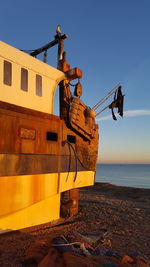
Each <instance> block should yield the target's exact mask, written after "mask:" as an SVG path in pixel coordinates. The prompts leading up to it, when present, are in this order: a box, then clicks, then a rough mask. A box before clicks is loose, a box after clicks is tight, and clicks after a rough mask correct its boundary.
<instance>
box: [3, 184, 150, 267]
mask: <svg viewBox="0 0 150 267" xmlns="http://www.w3.org/2000/svg"><path fill="white" fill-rule="evenodd" d="M101 228H106V229H108V230H109V232H110V234H111V235H110V239H111V243H112V250H113V251H115V252H117V253H119V254H120V255H121V256H123V255H127V254H130V253H134V252H140V253H142V254H143V255H145V256H146V257H147V258H148V259H149V260H150V189H137V188H129V187H121V186H114V185H111V184H105V183H96V184H95V186H93V187H89V188H83V189H80V202H79V212H78V214H77V215H76V216H74V217H72V218H71V219H69V220H68V221H66V222H65V223H63V224H60V225H57V226H51V224H45V225H43V226H38V227H36V228H31V229H29V230H28V231H17V232H12V233H9V234H8V233H7V234H3V235H0V266H4V267H5V266H9V267H11V266H15V267H17V266H22V264H21V261H22V260H23V259H24V257H25V255H26V252H27V250H28V249H29V247H30V246H32V244H34V243H35V241H37V240H39V239H46V238H50V237H51V236H52V235H58V234H60V235H61V234H65V233H67V232H71V231H77V232H80V233H97V232H98V231H99V230H100V229H101Z"/></svg>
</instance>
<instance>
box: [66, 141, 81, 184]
mask: <svg viewBox="0 0 150 267" xmlns="http://www.w3.org/2000/svg"><path fill="white" fill-rule="evenodd" d="M66 143H68V145H69V146H70V147H71V148H72V150H73V152H74V156H75V161H76V173H75V177H74V182H75V181H76V178H77V174H78V156H77V153H76V151H75V149H74V147H73V145H72V144H71V143H70V142H69V141H68V140H66ZM70 157H71V150H70ZM70 168H71V161H70V162H69V171H68V175H67V177H66V181H67V180H68V176H69V172H70Z"/></svg>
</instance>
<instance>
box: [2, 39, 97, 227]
mask: <svg viewBox="0 0 150 267" xmlns="http://www.w3.org/2000/svg"><path fill="white" fill-rule="evenodd" d="M0 50H1V54H0V64H1V67H2V70H3V72H2V77H3V78H2V79H1V80H0V87H1V88H0V100H1V101H0V125H1V127H0V229H1V230H16V229H21V228H25V227H30V226H34V225H38V224H43V223H46V222H50V221H56V220H58V219H59V218H60V216H70V215H73V214H75V213H76V212H77V210H78V192H77V188H79V187H83V186H90V185H93V184H94V176H95V168H96V159H97V149H98V148H97V146H98V127H97V125H96V124H95V122H94V120H93V117H90V116H89V111H88V112H87V111H86V109H87V107H86V106H85V105H84V103H83V102H82V101H81V100H80V99H79V98H78V97H74V98H73V100H72V101H71V103H70V105H68V104H67V102H66V98H65V101H64V102H63V100H64V99H63V97H62V99H61V106H62V108H61V109H62V110H63V112H61V115H60V116H55V115H53V114H52V113H53V102H54V93H55V90H56V88H57V85H58V84H60V94H61V95H62V93H61V92H62V91H63V90H66V86H67V88H68V81H69V79H72V78H70V77H71V73H69V74H65V72H64V70H63V71H59V70H57V69H54V68H52V67H50V66H48V65H47V64H44V63H42V62H40V63H39V61H38V60H37V59H35V58H32V57H31V56H29V55H26V54H25V53H23V52H20V51H18V50H17V49H15V48H12V47H9V46H8V45H6V44H4V43H2V42H1V45H0ZM6 56H7V57H6ZM61 63H62V62H61ZM40 64H41V65H40ZM63 64H64V65H65V64H66V62H65V60H64V62H63ZM65 66H66V65H65ZM19 68H20V69H21V72H20V73H21V78H19V77H20V74H19ZM67 68H68V65H67ZM67 70H68V69H67ZM27 72H28V73H27ZM77 72H78V71H76V70H75V71H73V76H75V78H77V77H76V76H78V75H77V74H76V75H74V73H77ZM27 74H28V75H27ZM34 75H35V78H34V77H33V76H34ZM67 75H68V76H67ZM39 76H40V77H42V79H43V80H42V82H41V80H40V79H41V78H39ZM68 77H69V78H68ZM15 78H16V79H15ZM19 79H20V80H19ZM35 81H36V89H35V90H36V94H35V93H34V91H33V88H35V84H34V83H35ZM27 82H28V83H29V86H28V84H27ZM41 84H42V85H43V86H45V89H43V88H42V90H43V91H41ZM50 84H51V87H50ZM19 86H21V88H19ZM44 90H45V91H44ZM34 94H35V95H34ZM65 112H66V113H65ZM87 113H88V114H87ZM65 114H67V115H65ZM66 191H67V192H69V199H68V200H67V202H66V203H65V202H64V199H63V192H66ZM64 211H65V212H64Z"/></svg>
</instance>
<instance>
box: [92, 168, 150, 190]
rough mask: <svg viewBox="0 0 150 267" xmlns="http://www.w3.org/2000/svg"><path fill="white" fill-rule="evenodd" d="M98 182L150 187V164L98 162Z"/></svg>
mask: <svg viewBox="0 0 150 267" xmlns="http://www.w3.org/2000/svg"><path fill="white" fill-rule="evenodd" d="M96 182H102V183H104V182H105V183H111V184H114V185H121V186H129V187H136V188H147V189H148V188H149V189H150V164H97V170H96Z"/></svg>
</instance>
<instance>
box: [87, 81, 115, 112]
mask: <svg viewBox="0 0 150 267" xmlns="http://www.w3.org/2000/svg"><path fill="white" fill-rule="evenodd" d="M119 86H120V84H118V85H116V86H115V87H114V88H113V89H112V90H111V91H110V92H109V93H108V94H107V95H106V96H105V97H103V98H102V99H101V100H100V101H98V102H97V104H96V105H95V106H93V107H92V109H93V110H96V109H97V108H98V107H99V106H101V105H102V104H103V103H104V102H105V101H106V100H107V99H108V98H109V97H110V96H111V95H112V94H113V93H115V92H116V91H117V90H118V87H119Z"/></svg>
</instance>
